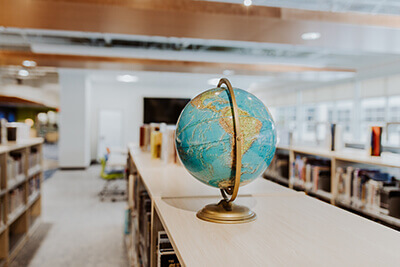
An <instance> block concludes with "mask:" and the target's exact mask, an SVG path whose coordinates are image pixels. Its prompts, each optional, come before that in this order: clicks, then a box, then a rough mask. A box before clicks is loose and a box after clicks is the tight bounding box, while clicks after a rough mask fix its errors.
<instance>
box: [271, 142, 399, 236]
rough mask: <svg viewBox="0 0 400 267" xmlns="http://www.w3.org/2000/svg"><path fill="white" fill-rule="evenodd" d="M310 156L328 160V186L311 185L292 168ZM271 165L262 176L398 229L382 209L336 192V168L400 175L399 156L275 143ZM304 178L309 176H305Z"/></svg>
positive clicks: (393, 220) (357, 150)
mask: <svg viewBox="0 0 400 267" xmlns="http://www.w3.org/2000/svg"><path fill="white" fill-rule="evenodd" d="M303 157H305V158H311V159H319V160H324V161H326V162H329V167H330V168H329V171H330V177H329V178H330V189H329V190H321V189H318V188H315V187H313V186H312V184H311V183H309V182H308V181H307V178H303V179H301V178H300V177H299V173H298V172H297V171H296V158H297V159H298V158H303ZM271 165H272V166H271V167H270V168H268V170H267V171H266V173H265V174H264V177H265V178H267V179H268V180H271V181H274V182H276V183H279V184H281V185H285V186H288V187H289V188H292V189H295V190H299V191H304V192H305V193H306V194H308V195H311V196H314V197H317V198H319V199H322V200H324V201H327V202H330V203H331V204H333V205H336V206H338V207H342V208H345V209H347V210H349V211H353V212H356V213H358V214H361V215H363V216H365V217H368V218H371V219H373V220H377V221H380V222H382V223H384V224H386V225H390V226H392V227H394V228H397V229H400V219H398V218H395V217H392V216H389V215H388V214H386V213H385V212H384V211H383V210H380V209H377V208H375V209H371V208H370V207H367V206H365V205H362V206H360V205H354V204H353V203H352V202H351V201H345V200H344V199H343V198H342V197H341V196H340V194H339V192H338V183H339V179H338V173H337V170H338V168H339V167H341V168H347V167H349V166H351V167H353V168H366V169H379V170H383V171H385V172H388V173H391V174H394V176H396V177H399V175H400V156H399V155H395V154H391V153H382V156H380V157H374V156H369V155H367V153H366V151H364V150H361V149H350V148H345V149H342V150H340V151H329V150H327V149H323V148H319V147H304V146H285V145H279V146H278V147H277V151H276V157H275V158H274V161H273V163H272V164H271ZM305 176H306V177H307V176H309V175H305Z"/></svg>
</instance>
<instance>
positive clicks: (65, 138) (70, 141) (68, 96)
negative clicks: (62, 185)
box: [59, 69, 90, 168]
mask: <svg viewBox="0 0 400 267" xmlns="http://www.w3.org/2000/svg"><path fill="white" fill-rule="evenodd" d="M59 77H60V86H61V92H60V128H59V129H60V130H59V132H60V141H59V166H60V167H61V168H86V167H88V166H89V164H90V140H89V138H90V135H89V134H90V132H89V110H90V101H89V98H90V92H89V90H88V89H87V87H88V84H87V78H86V75H85V73H84V72H82V70H70V69H60V70H59Z"/></svg>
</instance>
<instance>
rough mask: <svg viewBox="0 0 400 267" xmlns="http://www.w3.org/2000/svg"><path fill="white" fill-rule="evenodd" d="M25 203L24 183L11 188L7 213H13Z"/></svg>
mask: <svg viewBox="0 0 400 267" xmlns="http://www.w3.org/2000/svg"><path fill="white" fill-rule="evenodd" d="M24 204H25V188H24V185H22V186H19V187H17V188H15V189H14V190H12V191H11V192H10V194H9V199H8V214H11V213H13V212H14V211H16V210H18V209H19V208H20V207H22V206H23V205H24Z"/></svg>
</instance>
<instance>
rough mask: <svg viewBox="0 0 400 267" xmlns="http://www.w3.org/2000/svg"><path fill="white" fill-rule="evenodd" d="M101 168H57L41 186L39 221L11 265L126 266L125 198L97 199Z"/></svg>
mask: <svg viewBox="0 0 400 267" xmlns="http://www.w3.org/2000/svg"><path fill="white" fill-rule="evenodd" d="M99 173H100V166H92V167H90V168H89V169H88V170H85V171H77V170H74V171H61V170H59V171H57V172H56V173H55V174H54V175H53V176H52V177H51V178H50V179H48V180H47V181H46V182H45V183H44V184H43V198H42V224H41V226H40V227H39V229H38V230H37V231H36V232H35V234H34V236H33V237H32V238H31V239H30V240H29V241H28V243H27V244H26V245H25V247H24V248H23V249H22V251H21V253H20V254H19V255H18V256H17V258H16V259H15V261H14V262H13V263H12V264H11V266H13V267H16V266H30V267H54V266H57V267H64V266H68V267H69V266H78V267H103V266H104V267H108V266H113V267H114V266H115V267H119V266H121V267H122V266H128V261H127V258H126V252H125V248H124V243H123V225H124V210H125V208H126V202H124V201H120V202H111V201H104V202H101V201H100V199H99V197H98V195H97V194H98V192H100V190H101V189H102V186H103V184H104V181H103V180H102V179H101V178H99Z"/></svg>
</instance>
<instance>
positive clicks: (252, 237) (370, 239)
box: [130, 148, 400, 267]
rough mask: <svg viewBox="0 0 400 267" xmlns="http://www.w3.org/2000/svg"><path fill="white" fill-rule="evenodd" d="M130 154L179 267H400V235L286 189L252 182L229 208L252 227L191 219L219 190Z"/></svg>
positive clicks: (138, 154) (181, 171) (135, 151)
mask: <svg viewBox="0 0 400 267" xmlns="http://www.w3.org/2000/svg"><path fill="white" fill-rule="evenodd" d="M130 154H131V156H132V158H133V161H134V163H135V165H136V167H137V169H138V172H139V173H140V175H141V177H142V180H143V182H144V184H145V186H146V188H147V190H148V192H149V194H150V197H151V198H152V200H153V202H154V207H155V209H156V211H157V213H158V215H159V217H160V220H161V221H162V224H163V226H164V228H165V230H166V231H167V233H168V235H169V238H170V240H171V242H172V244H173V246H174V248H175V251H176V253H177V256H178V258H179V260H180V262H181V264H183V265H184V266H190V267H195V266H321V265H322V266H398V263H399V262H400V233H399V232H397V231H395V230H393V229H390V228H388V227H385V226H382V225H380V224H378V223H375V222H373V221H370V220H368V219H365V218H363V217H360V216H357V215H355V214H352V213H349V212H347V211H345V210H342V209H340V208H337V207H335V206H332V205H330V204H327V203H324V202H322V201H319V200H316V199H314V198H311V197H308V196H306V195H304V194H303V193H298V192H296V191H293V190H291V189H288V188H285V187H283V186H280V185H277V184H275V183H272V182H269V181H267V180H265V179H257V180H256V181H255V182H253V183H251V184H249V185H247V186H245V187H243V188H241V189H240V190H239V197H238V198H237V200H236V201H235V202H236V203H241V204H244V205H247V206H249V207H250V208H251V209H252V210H254V211H255V212H256V214H257V220H256V221H254V222H251V223H246V224H237V225H226V224H215V223H210V222H205V221H202V220H200V219H198V218H197V217H196V212H197V211H198V210H200V209H201V208H202V207H203V206H205V205H206V204H210V203H216V202H218V201H219V200H220V198H221V197H220V196H219V190H217V189H215V188H212V187H209V186H206V185H204V184H202V183H201V182H198V181H197V180H196V179H195V178H193V177H191V175H190V174H189V173H188V172H187V171H186V170H185V169H184V168H183V167H182V166H178V165H175V164H164V163H163V162H162V161H160V160H157V159H151V157H150V154H149V153H144V152H142V151H141V150H139V149H135V148H132V149H130Z"/></svg>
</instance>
